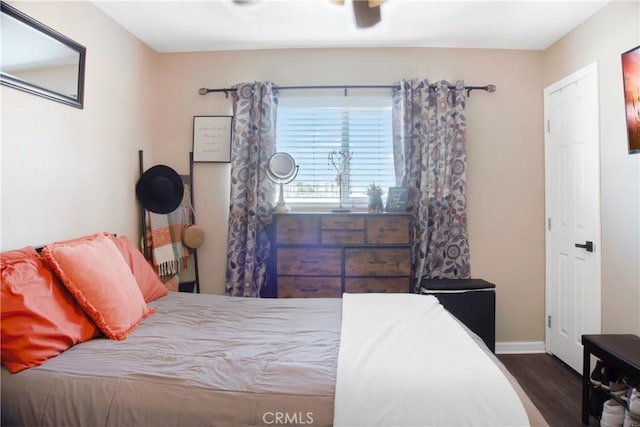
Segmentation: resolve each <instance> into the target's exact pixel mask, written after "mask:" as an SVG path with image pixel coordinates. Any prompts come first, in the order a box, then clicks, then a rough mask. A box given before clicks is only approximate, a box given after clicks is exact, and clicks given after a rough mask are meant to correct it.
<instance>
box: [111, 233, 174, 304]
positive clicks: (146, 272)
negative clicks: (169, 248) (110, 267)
mask: <svg viewBox="0 0 640 427" xmlns="http://www.w3.org/2000/svg"><path fill="white" fill-rule="evenodd" d="M114 242H115V244H116V246H117V247H118V250H119V251H120V253H121V254H122V256H123V257H124V259H125V261H127V264H129V268H131V272H132V273H133V276H134V277H135V278H136V282H138V287H139V288H140V292H142V297H143V298H144V300H145V302H151V301H154V300H156V299H158V298H160V297H163V296H165V295H167V294H168V293H169V290H168V289H167V287H166V286H165V285H163V284H162V282H161V281H160V278H159V277H158V275H157V274H156V272H155V271H154V270H153V267H151V264H149V263H148V262H147V260H146V259H145V258H144V255H142V252H140V251H139V250H138V248H136V246H135V245H134V244H133V242H132V241H131V240H129V239H128V238H127V237H126V236H120V237H116V238H114Z"/></svg>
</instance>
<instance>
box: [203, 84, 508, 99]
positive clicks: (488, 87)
mask: <svg viewBox="0 0 640 427" xmlns="http://www.w3.org/2000/svg"><path fill="white" fill-rule="evenodd" d="M429 87H430V88H435V87H436V85H435V84H430V85H429ZM276 88H277V89H278V90H286V89H344V95H345V96H347V90H348V89H400V85H328V86H276ZM455 88H456V87H455V86H449V89H455ZM464 89H466V90H467V96H469V93H470V92H471V91H472V90H484V91H487V92H495V91H496V85H486V86H464ZM235 91H236V89H235V88H224V89H208V88H205V87H203V88H200V89H199V90H198V93H199V94H200V95H206V94H208V93H211V92H222V93H224V95H225V96H226V97H227V98H228V97H229V92H235Z"/></svg>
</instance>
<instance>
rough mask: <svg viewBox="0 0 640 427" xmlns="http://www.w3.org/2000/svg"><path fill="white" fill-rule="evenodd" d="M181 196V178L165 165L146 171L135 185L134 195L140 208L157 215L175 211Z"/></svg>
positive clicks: (182, 187)
mask: <svg viewBox="0 0 640 427" xmlns="http://www.w3.org/2000/svg"><path fill="white" fill-rule="evenodd" d="M183 194H184V186H183V184H182V178H180V175H178V173H177V172H176V171H174V170H173V169H171V168H170V167H169V166H165V165H156V166H153V167H152V168H149V169H147V171H146V172H145V173H143V174H142V176H141V177H140V179H139V180H138V183H137V184H136V195H137V196H138V199H139V200H140V203H141V204H142V207H143V208H145V209H147V210H149V211H151V212H155V213H159V214H167V213H169V212H173V211H174V210H176V208H177V207H178V206H180V202H182V196H183Z"/></svg>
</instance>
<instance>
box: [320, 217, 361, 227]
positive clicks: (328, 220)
mask: <svg viewBox="0 0 640 427" xmlns="http://www.w3.org/2000/svg"><path fill="white" fill-rule="evenodd" d="M322 229H323V230H364V217H363V216H362V215H325V216H323V217H322Z"/></svg>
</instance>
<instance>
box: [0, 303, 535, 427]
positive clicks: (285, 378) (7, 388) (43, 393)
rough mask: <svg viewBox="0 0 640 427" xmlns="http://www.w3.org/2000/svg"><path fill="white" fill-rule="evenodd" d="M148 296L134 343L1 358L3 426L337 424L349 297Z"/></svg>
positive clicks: (103, 342)
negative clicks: (21, 363) (151, 310)
mask: <svg viewBox="0 0 640 427" xmlns="http://www.w3.org/2000/svg"><path fill="white" fill-rule="evenodd" d="M149 305H150V306H152V307H155V308H156V310H157V313H156V314H154V315H153V316H151V317H149V318H147V319H146V320H145V321H144V322H143V323H142V324H141V325H140V326H139V327H138V328H137V329H136V330H135V331H134V333H133V334H132V335H130V336H129V337H128V338H127V339H126V340H123V341H113V340H108V339H106V338H99V339H94V340H91V341H89V342H85V343H82V344H79V345H76V346H74V347H72V348H70V349H68V350H67V351H65V352H64V353H62V354H60V355H58V356H56V357H55V358H52V359H50V360H48V361H47V362H46V363H44V364H43V365H41V366H39V367H35V368H30V369H27V370H25V371H22V372H19V373H16V374H10V373H9V372H8V371H7V370H6V369H5V368H4V367H3V368H2V372H1V375H2V377H1V379H2V384H1V386H2V394H1V404H2V425H83V426H88V425H114V426H115V425H117V426H123V425H131V426H146V425H155V426H162V425H172V426H194V425H215V426H249V425H273V424H289V425H313V426H330V425H333V419H334V396H335V386H336V374H337V363H338V353H339V345H340V334H341V318H342V317H341V309H342V300H341V299H321V298H319V299H248V298H232V297H225V296H215V295H204V294H187V293H173V292H170V293H169V295H167V296H166V297H163V298H161V299H159V300H156V301H154V302H152V303H150V304H149ZM474 339H476V340H477V341H479V339H478V338H477V337H475V338H474ZM486 352H487V353H488V354H490V352H488V351H486ZM490 357H492V358H493V359H492V360H494V362H496V364H497V366H499V367H500V369H502V370H503V372H505V374H506V376H507V378H509V380H510V381H511V382H512V383H513V384H514V388H515V390H516V392H517V393H518V395H519V396H520V398H521V401H522V402H523V404H524V406H525V409H527V414H528V415H529V419H530V421H531V424H532V425H540V424H543V423H544V420H543V419H542V417H541V416H540V414H539V412H537V410H536V409H535V407H534V406H533V405H532V404H531V402H530V401H529V400H528V398H527V397H526V395H524V393H523V392H522V390H521V389H520V388H519V386H518V385H517V383H516V382H515V380H514V379H513V378H512V377H511V376H510V375H508V373H506V370H504V367H503V366H502V365H501V364H500V363H499V362H498V361H497V359H495V357H493V356H492V355H491V356H490ZM428 404H429V402H425V405H428ZM480 421H481V420H480ZM479 424H482V423H481V422H480V423H479Z"/></svg>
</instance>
